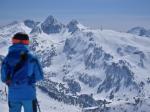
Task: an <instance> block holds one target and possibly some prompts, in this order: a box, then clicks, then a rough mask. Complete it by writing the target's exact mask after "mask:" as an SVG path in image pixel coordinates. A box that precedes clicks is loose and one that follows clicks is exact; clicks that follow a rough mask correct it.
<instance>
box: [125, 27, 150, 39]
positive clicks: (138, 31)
mask: <svg viewBox="0 0 150 112" xmlns="http://www.w3.org/2000/svg"><path fill="white" fill-rule="evenodd" d="M127 33H131V34H135V35H138V36H147V37H149V36H150V33H149V31H148V30H146V29H145V28H144V27H139V26H137V27H133V28H132V29H130V30H128V31H127Z"/></svg>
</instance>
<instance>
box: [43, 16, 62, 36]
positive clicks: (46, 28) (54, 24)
mask: <svg viewBox="0 0 150 112" xmlns="http://www.w3.org/2000/svg"><path fill="white" fill-rule="evenodd" d="M63 27H64V25H63V24H61V23H59V22H58V21H57V20H56V19H55V18H54V17H53V16H51V15H50V16H48V17H47V18H46V19H45V21H44V22H43V23H42V24H41V28H42V31H43V32H44V33H46V34H51V33H59V32H60V31H61V30H62V28H63Z"/></svg>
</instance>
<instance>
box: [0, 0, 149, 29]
mask: <svg viewBox="0 0 150 112" xmlns="http://www.w3.org/2000/svg"><path fill="white" fill-rule="evenodd" d="M49 15H53V16H54V17H56V19H58V21H60V22H64V23H65V24H67V23H68V22H69V21H71V20H72V19H76V20H78V21H79V22H80V23H82V24H83V25H85V26H88V27H91V28H100V27H101V26H103V28H105V29H114V30H119V31H126V30H128V29H130V28H132V27H135V26H143V27H145V28H147V29H150V0H43V1H42V0H24V1H23V0H0V25H5V24H8V23H9V22H12V21H15V20H17V21H23V20H25V19H33V20H37V21H43V20H44V19H45V18H46V17H47V16H49Z"/></svg>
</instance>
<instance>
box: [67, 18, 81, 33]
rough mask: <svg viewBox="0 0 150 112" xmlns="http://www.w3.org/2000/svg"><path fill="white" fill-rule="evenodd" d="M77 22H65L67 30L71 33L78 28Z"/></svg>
mask: <svg viewBox="0 0 150 112" xmlns="http://www.w3.org/2000/svg"><path fill="white" fill-rule="evenodd" d="M78 24H79V22H78V21H77V20H72V21H70V22H69V23H68V24H67V28H68V31H69V32H71V33H74V32H76V31H77V30H79V27H78Z"/></svg>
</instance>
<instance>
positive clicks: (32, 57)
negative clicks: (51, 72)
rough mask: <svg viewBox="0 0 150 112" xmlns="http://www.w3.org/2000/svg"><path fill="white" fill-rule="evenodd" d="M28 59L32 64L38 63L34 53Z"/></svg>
mask: <svg viewBox="0 0 150 112" xmlns="http://www.w3.org/2000/svg"><path fill="white" fill-rule="evenodd" d="M28 58H29V60H30V61H31V62H38V58H37V56H36V55H34V54H32V53H28Z"/></svg>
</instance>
